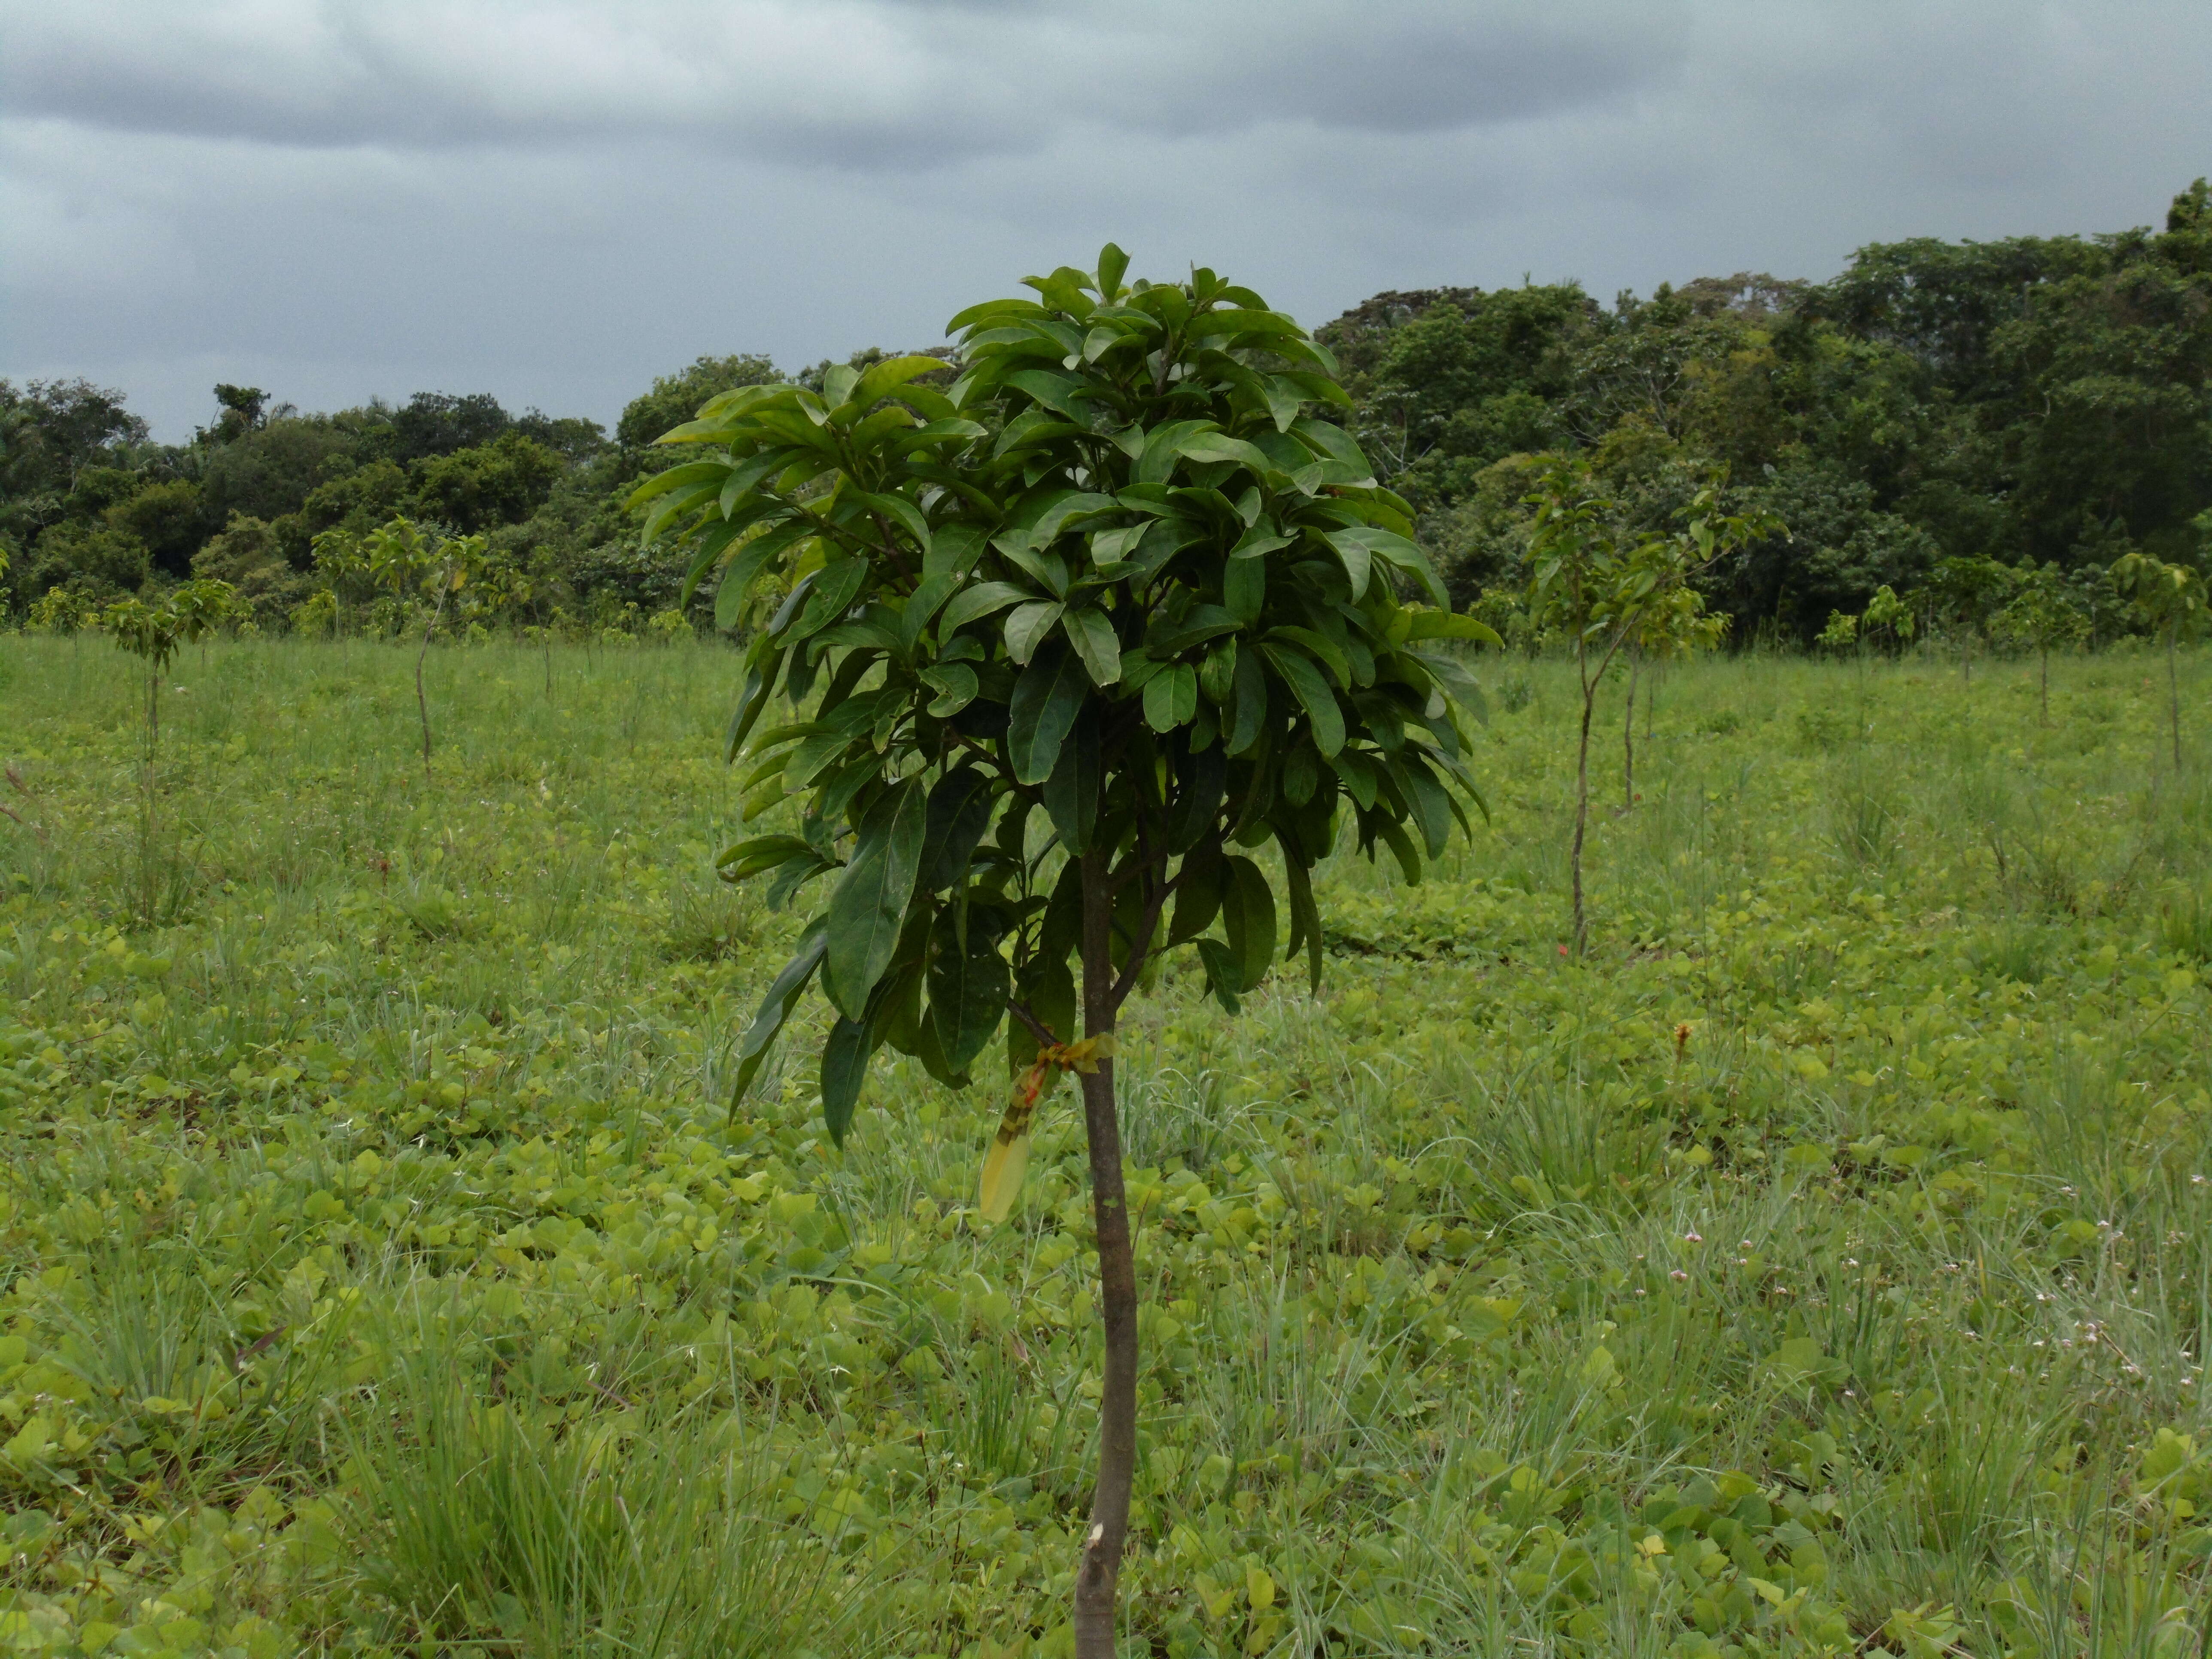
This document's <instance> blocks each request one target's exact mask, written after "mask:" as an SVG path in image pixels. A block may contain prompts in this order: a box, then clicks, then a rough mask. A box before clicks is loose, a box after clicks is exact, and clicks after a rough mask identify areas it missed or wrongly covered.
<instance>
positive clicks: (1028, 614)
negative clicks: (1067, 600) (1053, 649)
mask: <svg viewBox="0 0 2212 1659" xmlns="http://www.w3.org/2000/svg"><path fill="white" fill-rule="evenodd" d="M1065 610H1066V607H1065V606H1063V605H1061V604H1060V601H1059V600H1057V599H1032V600H1030V602H1029V603H1028V604H1027V605H1019V606H1017V607H1016V608H1015V610H1014V611H1013V613H1012V615H1011V616H1009V617H1007V618H1006V654H1007V655H1008V656H1010V657H1012V659H1014V660H1015V661H1016V662H1018V663H1027V662H1028V661H1029V660H1030V659H1031V658H1032V657H1034V656H1035V655H1036V648H1037V643H1038V641H1041V640H1042V639H1043V638H1044V637H1045V635H1048V634H1049V633H1051V632H1052V625H1053V624H1054V623H1056V622H1058V621H1059V620H1060V617H1061V615H1062V613H1063V612H1064V611H1065Z"/></svg>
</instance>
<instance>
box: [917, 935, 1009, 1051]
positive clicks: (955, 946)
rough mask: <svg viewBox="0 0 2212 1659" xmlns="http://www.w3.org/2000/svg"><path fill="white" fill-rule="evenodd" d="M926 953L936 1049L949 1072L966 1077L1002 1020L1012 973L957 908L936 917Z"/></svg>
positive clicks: (997, 952)
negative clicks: (959, 1073) (963, 924)
mask: <svg viewBox="0 0 2212 1659" xmlns="http://www.w3.org/2000/svg"><path fill="white" fill-rule="evenodd" d="M963 934H964V937H963ZM929 948H930V957H929V1017H930V1018H931V1020H932V1021H933V1022H934V1023H935V1024H936V1027H937V1042H938V1047H939V1049H940V1050H941V1051H942V1052H943V1054H944V1055H945V1065H946V1066H947V1067H948V1068H949V1069H951V1071H954V1072H965V1071H966V1070H967V1069H968V1068H969V1066H971V1065H973V1064H974V1063H975V1056H976V1055H977V1054H981V1053H982V1052H983V1048H984V1046H985V1045H986V1044H987V1043H988V1042H990V1040H991V1038H992V1037H993V1036H994V1035H996V1033H997V1031H998V1029H999V1022H1000V1020H1002V1019H1004V1018H1006V997H1007V994H1008V993H1009V992H1010V990H1011V989H1012V971H1011V970H1010V969H1008V968H1007V966H1006V957H1003V956H1001V955H1000V954H999V951H998V948H997V946H995V945H993V944H992V943H991V941H990V940H989V939H987V937H986V936H985V933H984V931H983V929H982V927H981V926H980V925H978V923H977V922H976V921H975V918H973V917H972V916H971V917H969V919H968V922H967V925H966V927H964V928H963V926H962V918H961V907H960V906H959V905H958V904H957V903H956V904H948V905H946V906H945V908H944V909H942V910H940V911H939V912H938V915H937V921H936V923H935V925H934V926H933V927H932V928H931V930H930V941H929Z"/></svg>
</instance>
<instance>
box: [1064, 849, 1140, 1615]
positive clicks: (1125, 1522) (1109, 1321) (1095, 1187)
mask: <svg viewBox="0 0 2212 1659" xmlns="http://www.w3.org/2000/svg"><path fill="white" fill-rule="evenodd" d="M1113 930H1114V900H1113V896H1112V894H1111V893H1110V891H1109V890H1108V886H1107V854H1106V853H1105V852H1104V851H1103V849H1101V848H1092V849H1091V851H1090V852H1088V853H1085V854H1084V855H1083V1034H1084V1036H1086V1037H1095V1036H1104V1035H1106V1034H1107V1033H1109V1032H1110V1031H1112V1030H1113V1029H1114V1013H1115V1009H1114V978H1115V975H1114V959H1113V957H1114V952H1113V939H1114V932H1113ZM1082 1084H1083V1127H1084V1133H1085V1139H1087V1140H1088V1142H1089V1144H1090V1150H1091V1214H1092V1215H1093V1217H1094V1218H1096V1220H1097V1227H1098V1291H1099V1311H1100V1314H1101V1316H1102V1317H1103V1323H1104V1325H1105V1336H1106V1354H1105V1375H1104V1376H1103V1378H1102V1379H1101V1381H1102V1383H1103V1389H1102V1390H1101V1392H1100V1395H1099V1399H1098V1482H1097V1486H1096V1487H1095V1488H1094V1490H1093V1493H1092V1496H1091V1528H1090V1530H1089V1532H1087V1533H1086V1534H1085V1535H1084V1541H1083V1556H1082V1559H1081V1562H1080V1563H1079V1565H1078V1566H1077V1568H1076V1574H1075V1659H1115V1612H1116V1610H1117V1606H1118V1601H1119V1596H1118V1591H1119V1588H1120V1585H1121V1546H1122V1541H1123V1540H1124V1539H1125V1538H1126V1536H1127V1533H1128V1528H1129V1495H1130V1492H1131V1490H1132V1488H1133V1486H1134V1485H1135V1481H1136V1473H1137V1269H1136V1261H1135V1257H1134V1255H1133V1253H1132V1249H1131V1245H1130V1239H1129V1206H1128V1201H1127V1198H1126V1196H1125V1195H1124V1194H1123V1191H1122V1186H1121V1121H1120V1118H1119V1117H1118V1115H1116V1113H1115V1108H1114V1062H1113V1060H1112V1059H1111V1058H1108V1059H1105V1060H1101V1061H1099V1062H1098V1069H1097V1071H1095V1072H1092V1073H1088V1074H1087V1075H1085V1076H1084V1077H1083V1079H1082Z"/></svg>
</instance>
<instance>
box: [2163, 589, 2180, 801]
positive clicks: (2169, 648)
mask: <svg viewBox="0 0 2212 1659" xmlns="http://www.w3.org/2000/svg"><path fill="white" fill-rule="evenodd" d="M2173 634H2174V625H2173V624H2172V623H2166V708H2167V711H2168V712H2169V713H2170V714H2172V717H2173V769H2174V770H2175V771H2176V772H2177V773H2178V772H2179V771H2180V770H2181V678H2180V675H2179V673H2178V672H2177V671H2176V670H2175V668H2174V665H2173Z"/></svg>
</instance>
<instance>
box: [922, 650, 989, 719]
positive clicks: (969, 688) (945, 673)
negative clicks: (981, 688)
mask: <svg viewBox="0 0 2212 1659" xmlns="http://www.w3.org/2000/svg"><path fill="white" fill-rule="evenodd" d="M920 678H921V683H922V684H924V685H926V686H927V687H929V689H930V690H933V691H934V692H936V693H937V695H936V696H933V697H932V698H931V699H930V700H929V713H930V714H933V715H934V716H935V717H936V718H937V719H939V720H950V719H951V717H952V716H953V715H955V714H958V713H959V712H960V711H961V710H962V709H963V708H966V707H967V706H968V705H969V703H971V702H975V693H976V690H977V689H978V685H977V681H976V678H975V670H974V669H973V668H971V667H969V665H967V664H966V663H964V662H945V663H939V664H938V665H935V666H934V667H932V668H925V669H923V670H922V671H921V677H920Z"/></svg>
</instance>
